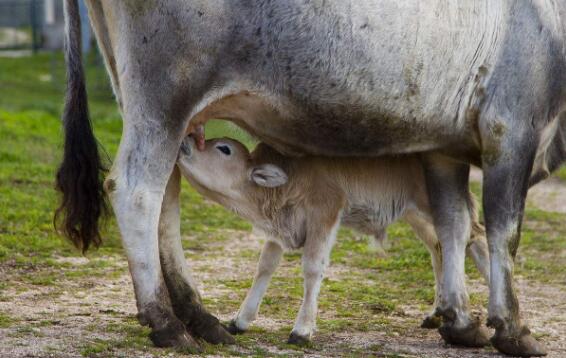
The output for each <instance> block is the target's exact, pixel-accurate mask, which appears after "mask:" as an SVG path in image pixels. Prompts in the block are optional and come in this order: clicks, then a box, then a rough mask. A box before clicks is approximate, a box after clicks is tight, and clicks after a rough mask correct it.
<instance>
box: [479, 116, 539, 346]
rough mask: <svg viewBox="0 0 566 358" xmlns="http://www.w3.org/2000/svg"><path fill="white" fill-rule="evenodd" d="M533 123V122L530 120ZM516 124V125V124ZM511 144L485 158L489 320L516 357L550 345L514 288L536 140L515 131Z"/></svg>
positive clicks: (495, 338) (496, 340)
mask: <svg viewBox="0 0 566 358" xmlns="http://www.w3.org/2000/svg"><path fill="white" fill-rule="evenodd" d="M529 124H530V122H529ZM513 129H515V128H513ZM509 132H511V134H510V135H509V136H514V137H515V139H514V140H513V138H507V140H508V141H509V142H511V143H513V145H511V144H509V143H508V144H507V148H508V149H503V150H501V153H500V155H499V156H498V157H497V158H493V156H492V155H490V156H489V157H487V156H485V157H484V178H485V179H484V185H483V193H484V195H483V205H484V212H485V222H486V229H487V238H488V245H489V255H490V268H491V272H490V290H489V319H488V325H489V326H491V327H493V328H495V335H494V336H493V338H492V339H491V342H492V344H493V345H494V347H495V348H497V349H498V350H499V351H500V352H503V353H505V354H509V355H513V356H542V355H546V351H545V349H544V347H543V346H542V345H541V344H540V343H539V342H537V341H536V340H535V339H534V338H533V337H532V336H531V334H530V332H529V329H528V328H527V327H526V326H525V325H523V324H522V323H521V319H520V314H519V302H518V300H517V295H516V294H515V290H514V288H513V263H514V259H515V255H516V253H517V249H518V246H519V238H520V231H521V221H522V219H523V212H524V207H525V198H526V195H527V189H528V180H529V177H530V174H531V171H532V165H533V158H534V155H535V151H536V144H535V143H533V142H532V141H533V138H535V136H534V135H524V136H523V139H520V138H521V135H520V131H518V130H517V131H509Z"/></svg>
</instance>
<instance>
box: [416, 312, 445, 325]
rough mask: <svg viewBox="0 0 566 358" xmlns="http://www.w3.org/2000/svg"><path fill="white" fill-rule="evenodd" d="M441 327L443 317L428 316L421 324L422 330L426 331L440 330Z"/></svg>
mask: <svg viewBox="0 0 566 358" xmlns="http://www.w3.org/2000/svg"><path fill="white" fill-rule="evenodd" d="M440 326H442V317H440V316H437V315H432V314H431V315H429V316H426V317H425V319H423V322H422V323H421V328H425V329H437V328H440Z"/></svg>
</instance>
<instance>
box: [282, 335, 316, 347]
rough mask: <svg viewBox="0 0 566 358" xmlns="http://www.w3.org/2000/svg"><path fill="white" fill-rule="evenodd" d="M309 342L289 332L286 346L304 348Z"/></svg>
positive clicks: (308, 339) (306, 338) (307, 339)
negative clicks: (292, 345) (291, 345)
mask: <svg viewBox="0 0 566 358" xmlns="http://www.w3.org/2000/svg"><path fill="white" fill-rule="evenodd" d="M310 342H311V340H310V338H309V337H305V336H300V335H298V334H297V333H295V332H291V335H289V339H288V340H287V343H288V344H294V345H296V346H305V345H307V344H309V343H310Z"/></svg>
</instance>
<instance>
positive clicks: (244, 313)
mask: <svg viewBox="0 0 566 358" xmlns="http://www.w3.org/2000/svg"><path fill="white" fill-rule="evenodd" d="M282 255H283V248H282V247H281V245H279V244H278V243H276V242H274V241H269V240H268V241H267V242H266V243H265V245H264V246H263V249H262V250H261V255H260V257H259V263H258V267H257V272H256V275H255V278H254V282H253V284H252V288H250V290H249V291H248V294H247V296H246V299H245V300H244V302H243V303H242V305H241V306H240V310H239V311H238V314H237V315H236V318H234V319H233V320H232V322H230V326H229V327H228V330H229V331H230V333H233V334H236V333H243V332H245V331H246V330H247V329H248V327H249V326H250V323H251V322H252V321H253V320H255V319H256V317H257V313H258V311H259V306H260V304H261V300H262V299H263V295H264V294H265V291H266V290H267V286H268V285H269V281H270V280H271V276H273V273H274V272H275V270H276V269H277V267H278V266H279V262H280V261H281V256H282Z"/></svg>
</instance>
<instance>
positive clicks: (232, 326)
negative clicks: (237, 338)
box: [226, 319, 246, 334]
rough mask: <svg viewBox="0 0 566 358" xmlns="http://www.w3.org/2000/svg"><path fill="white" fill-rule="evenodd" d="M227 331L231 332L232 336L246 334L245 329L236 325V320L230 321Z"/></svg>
mask: <svg viewBox="0 0 566 358" xmlns="http://www.w3.org/2000/svg"><path fill="white" fill-rule="evenodd" d="M226 330H227V331H228V332H230V334H242V333H245V332H246V330H245V329H241V328H240V327H238V326H237V325H236V320H234V319H233V320H231V321H230V323H229V324H228V327H227V328H226Z"/></svg>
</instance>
